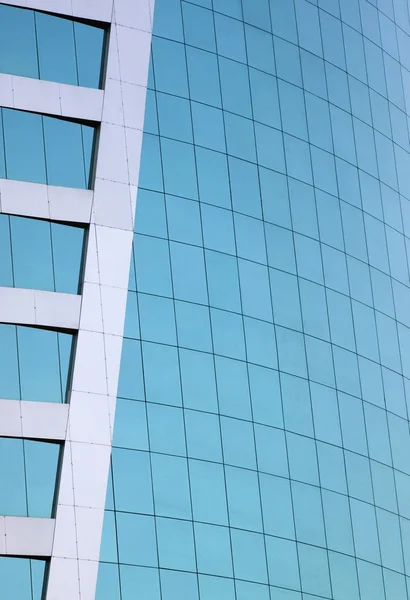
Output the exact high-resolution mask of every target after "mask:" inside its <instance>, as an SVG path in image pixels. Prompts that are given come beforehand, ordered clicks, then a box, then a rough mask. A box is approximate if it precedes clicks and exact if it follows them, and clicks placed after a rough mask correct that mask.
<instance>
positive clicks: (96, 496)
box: [37, 0, 152, 600]
mask: <svg viewBox="0 0 410 600" xmlns="http://www.w3.org/2000/svg"><path fill="white" fill-rule="evenodd" d="M37 1H44V0H37ZM93 2H94V0H92V1H91V0H87V1H86V2H85V4H87V5H88V4H89V3H90V5H92V4H93ZM111 3H112V22H111V32H110V41H109V53H108V65H107V78H106V83H105V92H104V102H103V112H102V123H101V132H100V139H99V148H98V155H97V164H96V180H95V189H94V195H93V205H92V216H91V224H90V231H89V238H88V246H87V255H86V267H85V277H84V289H83V297H82V307H81V314H80V326H79V333H78V341H77V348H76V352H75V358H74V364H73V377H72V392H71V399H70V406H69V416H68V428H67V438H66V443H65V449H64V457H63V464H62V471H61V481H60V490H59V495H58V501H57V512H56V527H55V535H54V542H53V548H52V557H51V563H50V573H49V582H48V589H47V595H46V599H47V600H65V599H67V600H80V599H81V600H94V597H95V589H96V582H97V574H98V561H99V553H100V544H101V534H102V526H103V518H104V507H105V497H106V488H107V481H108V470H109V460H110V453H111V441H112V431H113V424H114V415H115V404H116V394H117V384H118V376H119V368H120V360H121V348H122V335H123V327H124V320H125V308H126V301H127V289H128V277H129V266H130V257H131V248H132V239H133V227H134V215H135V203H136V195H137V185H138V174H139V163H140V153H141V143H142V128H143V120H144V112H145V98H146V86H147V79H148V68H149V57H150V50H151V25H152V0H111ZM97 4H98V2H97ZM106 4H107V0H104V6H105V5H106ZM80 5H82V6H80ZM77 6H78V11H79V16H80V10H81V16H83V15H82V13H83V12H84V4H83V2H79V1H78V0H73V2H72V8H73V14H74V16H76V14H77V13H76V12H75V11H76V7H77ZM89 16H92V15H89ZM96 18H97V17H96Z"/></svg>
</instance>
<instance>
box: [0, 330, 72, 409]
mask: <svg viewBox="0 0 410 600" xmlns="http://www.w3.org/2000/svg"><path fill="white" fill-rule="evenodd" d="M72 341H73V336H72V335H70V334H68V333H59V332H56V331H49V330H46V329H40V328H35V327H23V326H15V325H0V357H1V360H0V397H1V398H7V399H10V400H33V401H37V402H65V401H66V395H67V385H68V372H69V365H70V356H71V346H72Z"/></svg>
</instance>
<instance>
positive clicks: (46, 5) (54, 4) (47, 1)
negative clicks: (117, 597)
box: [2, 0, 113, 23]
mask: <svg viewBox="0 0 410 600" xmlns="http://www.w3.org/2000/svg"><path fill="white" fill-rule="evenodd" d="M2 2H3V4H12V5H15V6H23V7H26V8H33V9H38V10H44V11H48V12H52V13H57V14H62V15H69V16H74V17H78V18H81V19H90V20H94V21H102V22H106V23H110V22H111V15H112V5H113V0H2Z"/></svg>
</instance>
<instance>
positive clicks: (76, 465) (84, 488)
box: [70, 442, 111, 540]
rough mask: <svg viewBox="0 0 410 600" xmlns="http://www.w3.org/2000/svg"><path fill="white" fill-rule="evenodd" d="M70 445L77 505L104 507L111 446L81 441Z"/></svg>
mask: <svg viewBox="0 0 410 600" xmlns="http://www.w3.org/2000/svg"><path fill="white" fill-rule="evenodd" d="M70 446H71V460H72V465H73V483H74V495H75V505H76V507H78V506H82V507H85V508H101V509H104V507H105V497H106V493H107V476H108V468H109V464H110V455H111V447H110V446H99V445H97V444H90V443H84V444H83V443H79V442H70ZM77 540H78V532H77Z"/></svg>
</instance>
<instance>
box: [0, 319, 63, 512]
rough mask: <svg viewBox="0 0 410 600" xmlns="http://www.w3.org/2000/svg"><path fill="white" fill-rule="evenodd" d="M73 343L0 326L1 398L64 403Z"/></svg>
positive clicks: (59, 335) (52, 335)
mask: <svg viewBox="0 0 410 600" xmlns="http://www.w3.org/2000/svg"><path fill="white" fill-rule="evenodd" d="M72 344H73V335H71V334H69V333H62V332H57V331H51V330H48V329H41V328H38V327H26V326H21V325H6V324H0V398H3V399H7V400H29V401H36V402H65V401H66V396H67V385H68V375H69V366H70V356H71V350H72ZM22 500H23V499H22ZM0 512H1V511H0Z"/></svg>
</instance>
